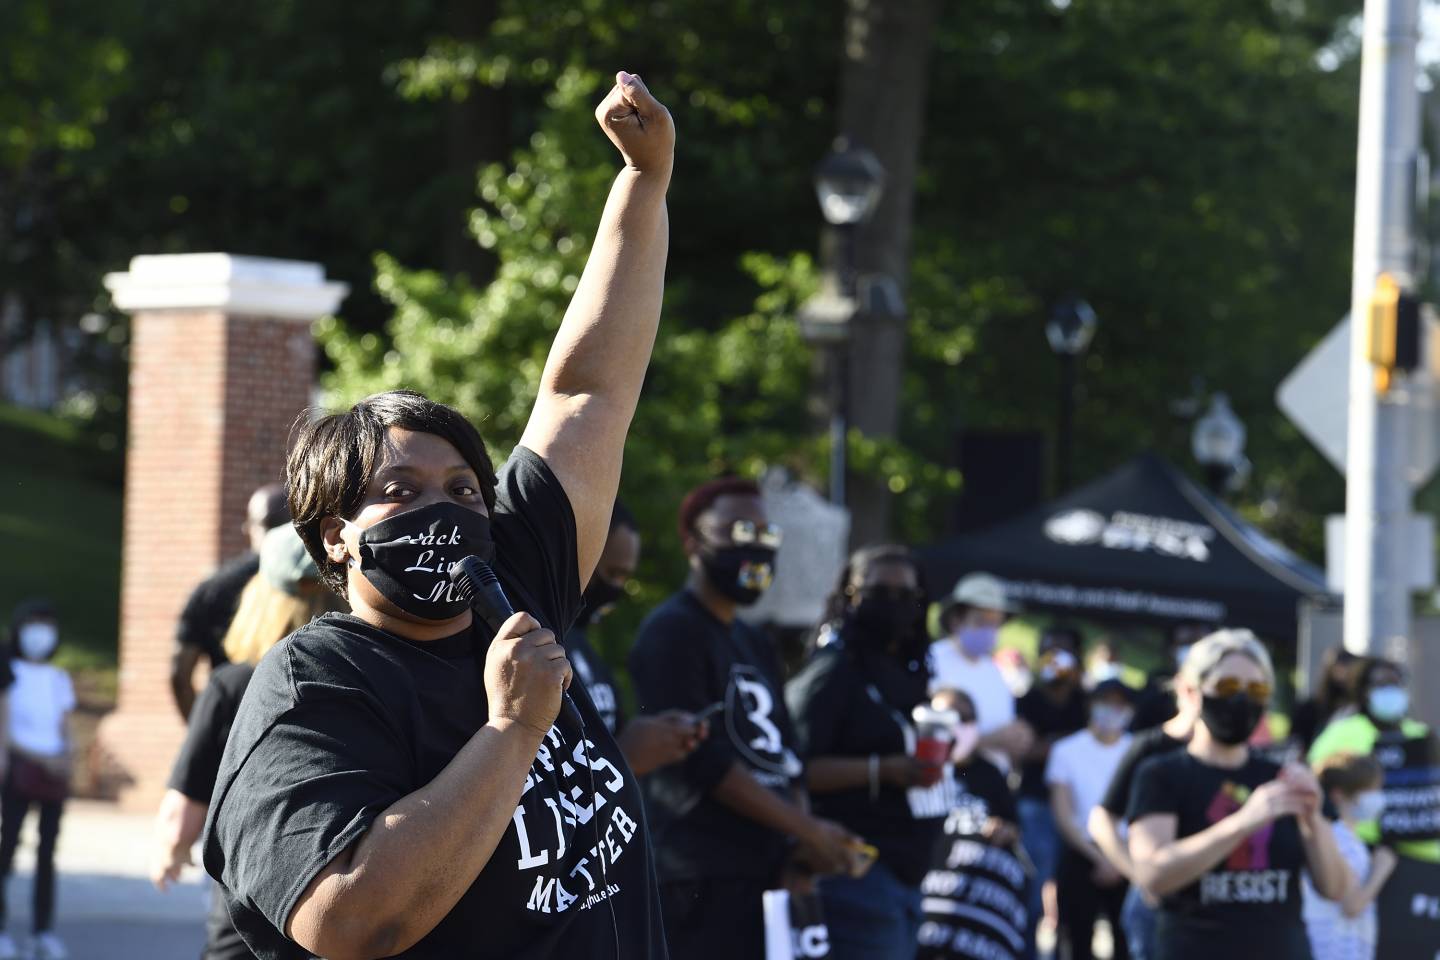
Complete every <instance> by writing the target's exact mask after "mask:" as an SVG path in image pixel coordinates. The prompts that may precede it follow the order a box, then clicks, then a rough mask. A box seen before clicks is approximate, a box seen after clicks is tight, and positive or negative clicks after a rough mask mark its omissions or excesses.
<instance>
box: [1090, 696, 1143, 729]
mask: <svg viewBox="0 0 1440 960" xmlns="http://www.w3.org/2000/svg"><path fill="white" fill-rule="evenodd" d="M1134 715H1135V711H1133V710H1131V709H1130V708H1129V707H1117V706H1115V705H1114V704H1113V703H1097V704H1095V705H1094V706H1093V707H1091V708H1090V725H1091V726H1093V727H1094V728H1095V731H1096V732H1097V733H1100V734H1103V735H1104V736H1107V737H1113V736H1116V735H1118V734H1121V733H1124V732H1125V730H1126V729H1127V728H1128V727H1129V726H1130V720H1131V718H1132V717H1134Z"/></svg>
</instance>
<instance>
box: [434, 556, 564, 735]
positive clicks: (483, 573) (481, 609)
mask: <svg viewBox="0 0 1440 960" xmlns="http://www.w3.org/2000/svg"><path fill="white" fill-rule="evenodd" d="M450 582H451V583H452V584H454V585H455V594H456V596H458V597H460V598H462V599H464V600H465V601H467V602H468V603H469V604H470V610H471V611H472V612H473V613H474V614H475V616H477V617H479V618H480V620H481V622H483V623H484V624H485V626H487V627H489V628H490V633H491V635H492V636H493V635H494V634H497V633H499V632H500V628H501V627H503V626H504V625H505V621H506V620H509V619H510V618H511V617H513V616H514V615H515V608H514V607H513V606H511V604H510V598H509V597H507V596H505V588H504V587H502V586H500V578H499V577H497V576H495V571H494V570H493V569H491V567H490V564H488V563H486V562H485V561H484V560H481V559H480V558H479V557H476V556H469V557H466V558H465V559H463V560H458V561H456V562H455V563H454V564H452V565H451V567H450ZM556 642H557V643H558V642H559V639H558V638H557V639H556ZM557 720H563V721H565V723H566V725H568V726H569V727H570V728H571V729H570V732H571V733H572V734H574V738H575V739H580V738H581V737H583V736H584V732H585V724H584V722H583V721H582V720H581V719H580V711H579V709H577V708H576V706H575V701H574V700H571V699H570V694H569V693H568V692H563V691H562V692H561V694H560V716H559V717H558V718H557Z"/></svg>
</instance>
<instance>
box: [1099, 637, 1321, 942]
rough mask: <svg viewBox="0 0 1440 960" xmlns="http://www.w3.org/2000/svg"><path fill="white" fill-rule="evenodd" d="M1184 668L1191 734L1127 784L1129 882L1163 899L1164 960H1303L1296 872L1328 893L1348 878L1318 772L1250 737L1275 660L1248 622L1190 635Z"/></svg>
mask: <svg viewBox="0 0 1440 960" xmlns="http://www.w3.org/2000/svg"><path fill="white" fill-rule="evenodd" d="M1181 675H1182V676H1183V677H1184V678H1185V680H1186V681H1187V682H1189V683H1191V684H1193V685H1194V686H1195V687H1196V688H1197V689H1199V691H1200V695H1201V708H1200V722H1199V723H1197V724H1196V725H1195V731H1194V733H1193V734H1192V736H1191V738H1190V743H1189V745H1188V746H1187V747H1186V748H1185V749H1184V750H1176V751H1174V752H1172V753H1168V754H1163V755H1161V756H1158V757H1155V758H1154V759H1152V760H1149V761H1147V762H1146V763H1145V764H1144V765H1143V766H1141V768H1140V770H1139V772H1138V774H1137V775H1136V780H1135V786H1134V789H1133V790H1132V792H1131V795H1130V807H1129V812H1128V818H1129V821H1130V855H1131V858H1132V859H1133V861H1134V870H1135V881H1136V883H1138V884H1139V885H1140V886H1141V887H1143V888H1145V889H1146V890H1147V891H1148V892H1149V893H1150V894H1151V895H1152V896H1154V897H1155V898H1158V899H1159V901H1160V909H1159V912H1158V914H1157V918H1156V919H1157V922H1156V939H1155V946H1156V956H1157V957H1158V958H1160V960H1190V958H1195V960H1200V958H1210V957H1225V958H1227V960H1241V958H1252V957H1253V958H1265V960H1309V958H1310V956H1311V954H1310V945H1309V941H1308V939H1307V938H1306V935H1305V924H1304V921H1303V920H1302V918H1301V912H1300V908H1301V890H1300V874H1301V872H1302V871H1305V872H1308V874H1309V875H1310V879H1311V881H1312V882H1313V884H1314V887H1315V889H1316V891H1317V892H1319V894H1320V895H1321V896H1324V897H1327V898H1330V899H1335V898H1337V897H1339V896H1341V895H1343V894H1344V892H1345V889H1346V886H1347V884H1348V874H1347V868H1346V866H1345V863H1344V861H1343V860H1342V859H1341V857H1340V852H1339V850H1338V849H1337V848H1336V846H1335V839H1334V834H1333V833H1332V832H1331V831H1330V829H1329V827H1328V825H1327V824H1326V822H1325V820H1324V818H1323V816H1322V814H1321V802H1322V796H1321V792H1320V786H1319V784H1318V783H1317V782H1316V780H1315V777H1314V775H1313V774H1311V773H1310V772H1309V771H1308V770H1306V769H1305V768H1304V767H1302V766H1300V765H1299V764H1289V765H1286V766H1285V767H1280V766H1278V765H1277V764H1274V763H1271V762H1270V761H1268V760H1264V759H1262V758H1261V757H1258V756H1256V755H1254V754H1252V753H1251V751H1250V748H1249V746H1248V745H1247V743H1246V741H1248V740H1249V739H1250V736H1251V734H1253V733H1254V732H1255V728H1256V726H1257V725H1258V724H1259V722H1260V717H1261V715H1262V714H1263V713H1264V711H1265V708H1266V706H1267V705H1268V703H1269V701H1270V692H1271V689H1272V687H1273V685H1274V679H1275V671H1274V668H1273V667H1272V666H1271V663H1270V655H1269V654H1268V653H1266V651H1265V648H1264V647H1263V646H1261V644H1260V642H1259V641H1258V640H1256V639H1255V635H1254V634H1252V633H1250V631H1248V630H1222V631H1220V632H1218V633H1213V634H1211V635H1210V636H1208V637H1206V638H1205V639H1203V640H1201V641H1200V642H1198V643H1196V644H1195V645H1194V646H1193V647H1192V648H1191V649H1190V652H1189V655H1188V656H1187V657H1186V659H1185V662H1184V664H1183V665H1182V666H1181Z"/></svg>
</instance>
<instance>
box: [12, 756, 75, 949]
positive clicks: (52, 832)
mask: <svg viewBox="0 0 1440 960" xmlns="http://www.w3.org/2000/svg"><path fill="white" fill-rule="evenodd" d="M32 802H34V803H36V804H37V805H38V806H39V808H40V847H39V849H38V850H36V851H35V912H34V914H33V926H32V929H33V930H34V932H35V933H45V932H46V931H48V930H51V929H53V928H54V926H55V841H56V840H58V839H59V837H60V814H61V812H62V811H63V810H64V808H65V801H63V800H46V801H31V800H30V799H29V798H28V797H23V796H21V795H20V794H19V793H17V792H16V790H15V787H14V785H13V784H12V783H11V782H10V778H9V777H8V776H7V777H6V778H5V787H4V789H3V790H0V929H4V927H5V922H6V919H7V914H6V910H5V881H6V880H9V879H10V868H11V866H13V865H14V863H15V848H16V847H18V846H20V826H21V824H23V823H24V822H25V815H26V814H27V813H29V812H30V805H31V803H32Z"/></svg>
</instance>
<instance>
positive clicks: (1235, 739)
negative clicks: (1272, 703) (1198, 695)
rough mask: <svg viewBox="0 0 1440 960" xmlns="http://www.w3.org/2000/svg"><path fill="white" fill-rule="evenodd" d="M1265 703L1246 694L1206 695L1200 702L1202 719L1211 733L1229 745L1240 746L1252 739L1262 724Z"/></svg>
mask: <svg viewBox="0 0 1440 960" xmlns="http://www.w3.org/2000/svg"><path fill="white" fill-rule="evenodd" d="M1264 713H1265V705H1264V704H1263V703H1256V702H1255V701H1254V700H1252V699H1250V698H1249V697H1247V696H1245V695H1244V694H1236V695H1235V696H1233V697H1211V696H1206V697H1204V698H1203V699H1202V701H1201V704H1200V719H1201V720H1203V721H1205V726H1206V727H1208V728H1210V735H1211V736H1213V737H1214V738H1215V739H1216V740H1219V741H1220V742H1221V743H1223V744H1226V745H1227V746H1231V747H1234V746H1239V745H1240V744H1242V743H1244V742H1245V741H1246V740H1249V739H1250V734H1252V733H1254V732H1255V728H1256V727H1258V726H1259V725H1260V717H1261V716H1262V715H1263V714H1264Z"/></svg>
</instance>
